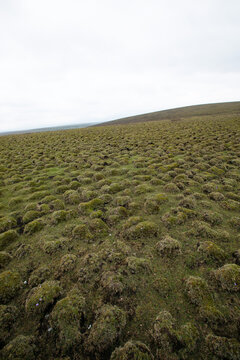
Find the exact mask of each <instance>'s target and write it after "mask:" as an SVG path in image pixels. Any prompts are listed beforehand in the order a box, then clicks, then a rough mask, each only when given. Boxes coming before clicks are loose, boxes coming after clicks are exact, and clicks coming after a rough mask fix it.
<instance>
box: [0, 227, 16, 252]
mask: <svg viewBox="0 0 240 360" xmlns="http://www.w3.org/2000/svg"><path fill="white" fill-rule="evenodd" d="M18 236H19V235H18V233H17V232H16V231H15V230H8V231H5V232H4V233H2V234H0V250H2V249H4V248H5V247H7V246H8V245H9V244H11V243H12V242H13V241H15V240H16V239H17V238H18Z"/></svg>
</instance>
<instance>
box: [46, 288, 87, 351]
mask: <svg viewBox="0 0 240 360" xmlns="http://www.w3.org/2000/svg"><path fill="white" fill-rule="evenodd" d="M85 311H86V303H85V298H84V297H83V296H82V294H81V293H80V291H79V290H76V289H74V290H72V291H70V293H69V294H68V295H67V296H66V297H65V298H64V299H62V300H59V301H58V302H57V303H56V305H55V306H54V308H53V311H52V312H51V315H50V325H51V326H52V327H53V329H54V330H56V332H57V334H58V341H57V347H58V348H60V349H61V350H62V351H63V352H65V351H67V350H70V349H71V348H73V347H74V346H76V345H77V344H79V343H80V342H81V340H82V335H81V324H82V323H83V322H84V316H85Z"/></svg>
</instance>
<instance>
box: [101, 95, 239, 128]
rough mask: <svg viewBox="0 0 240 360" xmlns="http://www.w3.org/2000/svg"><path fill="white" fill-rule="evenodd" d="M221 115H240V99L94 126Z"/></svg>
mask: <svg viewBox="0 0 240 360" xmlns="http://www.w3.org/2000/svg"><path fill="white" fill-rule="evenodd" d="M219 115H240V101H235V102H224V103H216V104H204V105H193V106H185V107H180V108H174V109H170V110H162V111H155V112H151V113H147V114H142V115H135V116H129V117H125V118H121V119H117V120H112V121H107V122H104V123H100V124H97V125H94V126H107V125H123V124H130V123H131V124H132V123H138V122H146V121H159V120H173V121H177V120H181V119H186V118H190V117H198V116H202V117H206V116H211V117H212V116H219Z"/></svg>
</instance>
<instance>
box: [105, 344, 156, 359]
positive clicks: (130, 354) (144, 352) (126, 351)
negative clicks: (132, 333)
mask: <svg viewBox="0 0 240 360" xmlns="http://www.w3.org/2000/svg"><path fill="white" fill-rule="evenodd" d="M130 359H132V360H153V359H154V358H153V355H152V353H151V351H150V349H149V348H148V347H147V346H146V345H145V344H143V343H142V342H140V341H136V342H133V341H131V340H130V341H128V342H127V343H126V344H125V345H124V346H122V347H119V348H117V349H115V350H114V352H113V353H112V355H111V358H110V360H130Z"/></svg>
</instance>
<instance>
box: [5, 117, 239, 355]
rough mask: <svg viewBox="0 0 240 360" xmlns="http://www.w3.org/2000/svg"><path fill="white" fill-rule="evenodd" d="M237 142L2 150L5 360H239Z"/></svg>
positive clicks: (232, 137) (93, 142)
mask: <svg viewBox="0 0 240 360" xmlns="http://www.w3.org/2000/svg"><path fill="white" fill-rule="evenodd" d="M239 130H240V116H238V115H237V114H225V115H224V114H223V115H222V114H220V115H216V114H215V115H212V116H211V115H208V116H207V117H204V116H203V117H202V118H201V117H191V118H188V117H187V118H186V119H183V118H182V120H181V121H171V120H163V121H161V122H158V121H156V122H146V123H139V124H132V125H131V124H128V125H126V126H120V125H115V126H107V127H92V128H88V129H79V130H69V131H61V132H49V133H36V134H25V135H11V136H4V137H1V138H0V154H1V163H0V176H1V180H0V200H1V205H0V267H1V273H0V304H1V305H0V344H1V348H2V350H1V356H2V359H4V360H10V359H11V360H12V359H26V360H32V359H39V360H43V359H44V360H46V359H52V360H53V359H58V360H60V359H61V360H72V359H73V360H83V359H86V360H94V359H96V360H105V359H106V360H110V359H111V360H131V359H132V360H150V359H156V360H160V359H164V360H165V359H166V360H167V359H169V360H170V359H171V360H174V359H175V360H177V359H197V360H198V359H199V360H200V359H201V360H206V359H209V360H212V359H216V360H217V359H233V360H237V359H239V358H240V297H239V292H240V246H239V241H240V193H239V190H240V131H239Z"/></svg>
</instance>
